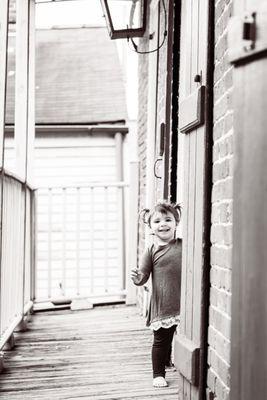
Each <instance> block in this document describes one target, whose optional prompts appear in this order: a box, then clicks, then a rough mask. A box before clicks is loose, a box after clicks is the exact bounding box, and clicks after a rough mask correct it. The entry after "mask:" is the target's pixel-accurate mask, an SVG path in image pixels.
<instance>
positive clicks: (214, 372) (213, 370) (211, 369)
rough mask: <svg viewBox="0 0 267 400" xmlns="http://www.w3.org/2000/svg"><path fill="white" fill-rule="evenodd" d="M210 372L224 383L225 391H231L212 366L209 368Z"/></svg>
mask: <svg viewBox="0 0 267 400" xmlns="http://www.w3.org/2000/svg"><path fill="white" fill-rule="evenodd" d="M209 370H210V371H211V372H212V373H213V374H214V375H215V376H216V378H217V379H219V381H220V382H221V383H222V386H224V387H225V389H227V390H230V388H229V386H227V385H226V384H225V383H224V381H223V380H222V378H221V377H220V375H218V373H217V371H215V369H213V368H212V366H209Z"/></svg>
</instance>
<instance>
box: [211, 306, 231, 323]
mask: <svg viewBox="0 0 267 400" xmlns="http://www.w3.org/2000/svg"><path fill="white" fill-rule="evenodd" d="M210 307H212V308H214V310H215V311H217V312H218V313H219V314H222V316H223V317H225V318H227V319H228V320H229V321H231V317H230V315H229V314H226V313H225V312H224V311H222V310H221V309H220V308H218V307H216V306H215V305H213V304H210Z"/></svg>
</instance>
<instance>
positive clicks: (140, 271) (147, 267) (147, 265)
mask: <svg viewBox="0 0 267 400" xmlns="http://www.w3.org/2000/svg"><path fill="white" fill-rule="evenodd" d="M151 271H152V257H151V251H150V250H149V249H147V250H146V252H145V253H144V255H143V257H142V261H141V266H140V268H135V269H132V270H131V279H132V281H133V283H134V284H135V285H137V286H142V285H144V284H145V283H146V282H147V280H148V278H149V275H150V273H151Z"/></svg>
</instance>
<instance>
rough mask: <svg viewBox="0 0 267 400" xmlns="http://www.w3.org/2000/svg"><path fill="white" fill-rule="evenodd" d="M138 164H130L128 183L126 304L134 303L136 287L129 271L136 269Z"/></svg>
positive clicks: (135, 162)
mask: <svg viewBox="0 0 267 400" xmlns="http://www.w3.org/2000/svg"><path fill="white" fill-rule="evenodd" d="M138 185H139V163H138V161H132V162H131V163H130V182H129V186H130V188H129V210H128V211H129V217H128V230H129V232H128V243H127V263H126V304H127V305H131V304H135V303H136V287H135V286H134V284H133V282H132V280H131V278H130V271H131V269H132V268H137V240H138V194H139V189H138V187H139V186H138Z"/></svg>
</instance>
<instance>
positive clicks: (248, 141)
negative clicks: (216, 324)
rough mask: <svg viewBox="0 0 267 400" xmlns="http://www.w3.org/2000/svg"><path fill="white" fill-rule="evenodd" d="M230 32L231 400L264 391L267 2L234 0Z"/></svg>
mask: <svg viewBox="0 0 267 400" xmlns="http://www.w3.org/2000/svg"><path fill="white" fill-rule="evenodd" d="M234 15H235V16H234V18H233V19H232V21H231V23H230V29H229V43H230V49H229V57H230V61H231V62H232V63H233V65H234V137H235V147H234V148H235V171H234V221H233V222H234V232H233V276H232V287H233V289H232V333H231V334H232V336H231V388H230V396H231V399H232V400H241V399H242V400H250V399H265V398H266V393H267V380H266V376H267V346H266V338H267V269H266V262H267V247H266V242H267V206H266V205H267V174H266V165H267V135H266V126H267V113H266V110H267V82H266V71H267V4H266V0H258V1H252V0H247V1H244V0H237V1H236V2H235V3H234Z"/></svg>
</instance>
